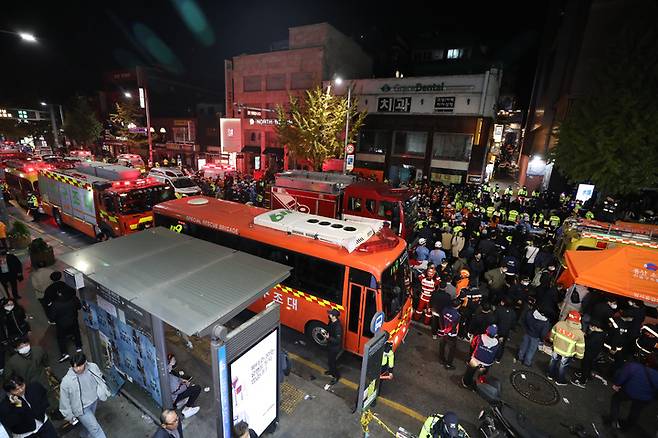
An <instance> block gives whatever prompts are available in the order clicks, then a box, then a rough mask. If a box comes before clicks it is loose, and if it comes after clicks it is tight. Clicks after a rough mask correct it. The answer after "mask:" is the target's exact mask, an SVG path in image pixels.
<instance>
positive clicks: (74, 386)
mask: <svg viewBox="0 0 658 438" xmlns="http://www.w3.org/2000/svg"><path fill="white" fill-rule="evenodd" d="M70 364H71V368H69V370H68V372H67V373H66V375H65V376H64V378H63V379H62V382H61V383H60V385H59V410H60V411H61V412H62V415H64V418H66V419H67V420H68V421H69V422H73V421H74V419H76V418H77V419H78V420H79V421H80V423H82V426H83V427H84V428H85V430H86V434H85V435H86V436H87V438H106V436H105V432H103V429H102V428H101V426H100V424H98V421H97V420H96V416H95V414H96V407H97V406H98V401H99V400H100V401H106V400H107V399H108V398H109V396H110V390H109V389H108V387H107V385H106V384H105V381H104V380H103V374H102V373H101V370H100V369H99V368H98V365H96V364H95V363H92V362H87V358H86V357H85V355H84V354H82V353H76V354H75V355H73V357H72V358H71V360H70Z"/></svg>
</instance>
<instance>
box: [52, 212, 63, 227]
mask: <svg viewBox="0 0 658 438" xmlns="http://www.w3.org/2000/svg"><path fill="white" fill-rule="evenodd" d="M53 218H55V223H56V224H57V226H58V227H60V228H64V221H63V220H62V214H61V213H60V212H59V210H53Z"/></svg>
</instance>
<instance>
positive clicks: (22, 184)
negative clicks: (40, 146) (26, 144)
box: [4, 159, 56, 208]
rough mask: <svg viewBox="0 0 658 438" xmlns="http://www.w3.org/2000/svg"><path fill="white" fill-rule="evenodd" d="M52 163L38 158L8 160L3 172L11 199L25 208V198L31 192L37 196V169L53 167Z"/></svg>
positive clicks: (54, 166)
mask: <svg viewBox="0 0 658 438" xmlns="http://www.w3.org/2000/svg"><path fill="white" fill-rule="evenodd" d="M55 168H56V165H55V164H54V163H46V162H44V161H39V160H27V159H26V160H9V161H7V163H6V164H5V168H4V174H5V183H6V184H7V191H8V193H9V195H10V197H11V198H12V199H15V200H16V202H18V204H19V205H20V206H22V207H25V208H27V198H28V196H30V195H31V194H34V195H36V196H37V198H38V197H39V171H40V170H45V169H55Z"/></svg>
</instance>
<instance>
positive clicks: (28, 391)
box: [0, 376, 59, 438]
mask: <svg viewBox="0 0 658 438" xmlns="http://www.w3.org/2000/svg"><path fill="white" fill-rule="evenodd" d="M4 390H5V391H6V392H7V395H6V397H5V398H4V399H3V400H2V402H0V422H2V424H3V426H4V427H5V428H6V429H7V431H9V432H11V433H12V434H16V435H18V434H29V435H28V436H30V437H35V438H55V437H57V436H59V435H57V431H56V430H55V427H54V426H53V423H52V422H51V421H50V420H49V419H48V418H47V417H46V411H47V410H48V395H47V392H46V389H45V388H44V387H43V386H41V384H39V383H37V382H32V383H28V384H25V381H24V380H23V378H22V377H20V376H12V377H11V378H10V379H9V380H8V381H7V383H5V385H4Z"/></svg>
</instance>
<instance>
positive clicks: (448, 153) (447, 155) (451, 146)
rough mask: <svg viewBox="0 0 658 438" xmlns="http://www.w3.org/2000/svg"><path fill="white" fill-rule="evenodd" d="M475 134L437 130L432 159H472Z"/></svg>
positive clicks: (433, 141)
mask: <svg viewBox="0 0 658 438" xmlns="http://www.w3.org/2000/svg"><path fill="white" fill-rule="evenodd" d="M472 147H473V136H472V135H470V134H446V133H441V132H435V133H434V136H433V138H432V159H434V160H450V161H466V162H468V161H469V160H470V159H471V148H472Z"/></svg>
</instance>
